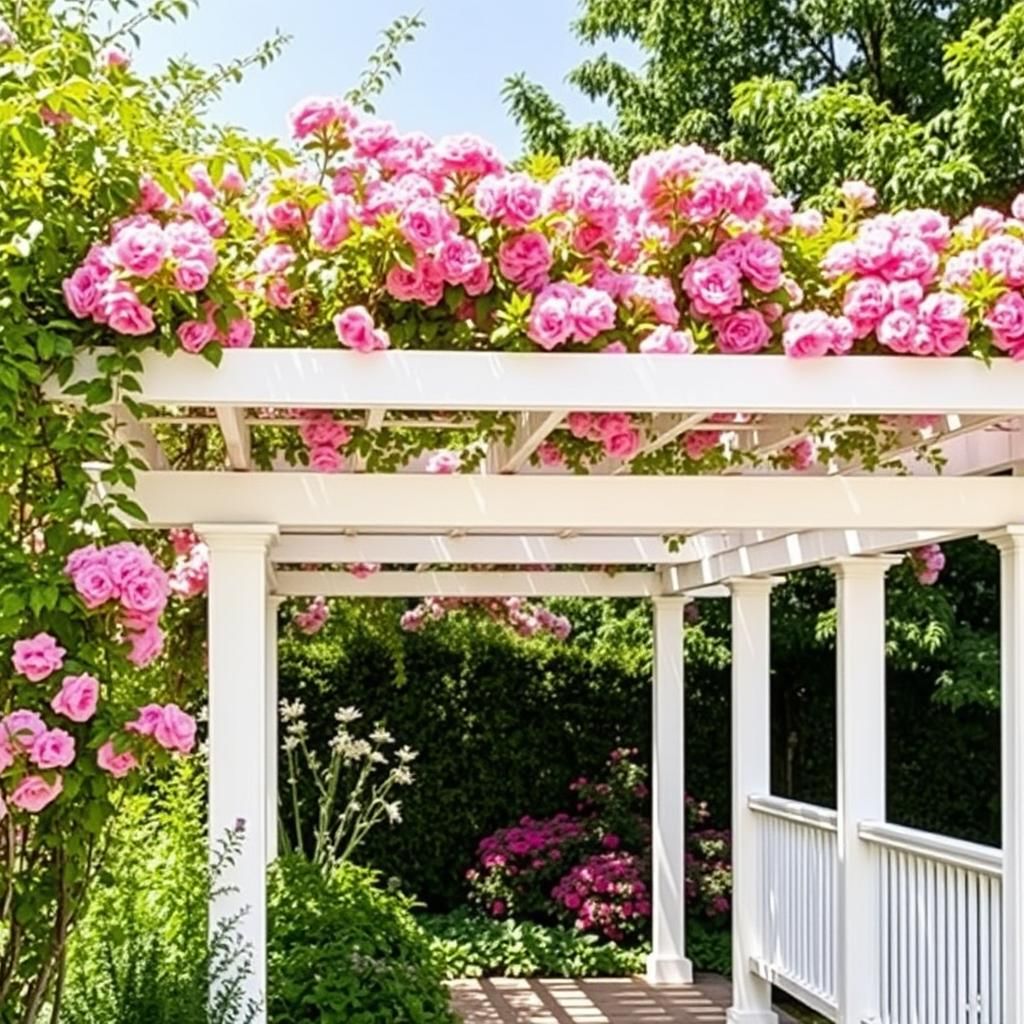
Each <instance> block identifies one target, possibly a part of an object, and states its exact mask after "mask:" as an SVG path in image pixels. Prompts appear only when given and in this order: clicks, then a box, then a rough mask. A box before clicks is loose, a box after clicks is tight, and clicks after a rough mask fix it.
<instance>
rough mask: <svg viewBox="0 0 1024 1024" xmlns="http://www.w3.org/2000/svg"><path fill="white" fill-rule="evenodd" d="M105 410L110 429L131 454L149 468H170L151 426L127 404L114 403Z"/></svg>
mask: <svg viewBox="0 0 1024 1024" xmlns="http://www.w3.org/2000/svg"><path fill="white" fill-rule="evenodd" d="M107 411H108V413H109V414H110V429H111V432H112V433H113V435H114V438H115V439H116V440H117V441H119V442H120V443H121V444H126V445H128V446H129V447H130V448H131V451H132V454H133V455H135V456H137V457H138V458H140V459H142V461H143V462H145V464H146V465H147V466H148V467H149V468H150V469H157V470H161V469H169V468H170V463H169V462H168V461H167V455H166V454H165V452H164V450H163V448H162V447H161V445H160V442H159V440H158V439H157V436H156V434H154V433H153V430H152V428H151V427H149V426H148V425H147V424H145V423H143V422H142V421H140V420H139V418H138V417H137V416H136V415H135V413H133V412H132V411H131V409H129V408H128V406H126V405H116V404H115V405H112V406H110V407H109V409H108V410H107Z"/></svg>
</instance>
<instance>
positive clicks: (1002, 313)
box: [983, 292, 1024, 359]
mask: <svg viewBox="0 0 1024 1024" xmlns="http://www.w3.org/2000/svg"><path fill="white" fill-rule="evenodd" d="M983 323H984V324H985V326H986V327H988V328H989V330H991V331H992V341H993V343H994V344H995V346H996V348H998V349H1001V350H1002V351H1003V352H1008V353H1009V354H1010V355H1011V356H1013V358H1014V359H1020V358H1024V297H1022V296H1021V294H1020V292H1006V293H1004V294H1003V295H1000V296H999V298H998V299H996V301H995V303H994V304H993V306H992V308H991V309H990V310H989V311H988V312H987V313H986V314H985V317H984V320H983Z"/></svg>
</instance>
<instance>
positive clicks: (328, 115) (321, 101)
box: [288, 96, 356, 139]
mask: <svg viewBox="0 0 1024 1024" xmlns="http://www.w3.org/2000/svg"><path fill="white" fill-rule="evenodd" d="M288 123H289V125H290V127H291V132H292V138H295V139H305V138H307V137H308V136H310V135H313V134H314V133H315V132H322V131H326V130H327V129H328V128H335V127H337V126H339V125H340V126H344V127H345V128H354V127H355V125H356V116H355V114H354V113H353V112H352V110H351V109H350V108H349V106H348V105H347V104H346V103H345V102H344V101H343V100H340V99H336V98H335V97H333V96H310V97H309V98H308V99H304V100H302V102H301V103H297V104H296V105H295V106H294V107H292V109H291V111H290V112H289V114H288Z"/></svg>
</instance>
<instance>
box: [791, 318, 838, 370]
mask: <svg viewBox="0 0 1024 1024" xmlns="http://www.w3.org/2000/svg"><path fill="white" fill-rule="evenodd" d="M834 338H835V326H834V325H833V323H832V318H831V317H830V316H829V315H828V314H827V313H822V312H821V311H820V310H812V311H810V312H796V313H793V314H791V315H790V316H789V317H788V318H787V320H786V328H785V330H784V332H783V334H782V347H783V348H784V349H785V351H786V355H789V356H793V357H795V358H797V359H806V358H810V357H814V356H823V355H825V354H826V353H828V352H829V351H831V349H832V344H833V339H834Z"/></svg>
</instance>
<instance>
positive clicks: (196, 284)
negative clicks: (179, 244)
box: [174, 260, 210, 292]
mask: <svg viewBox="0 0 1024 1024" xmlns="http://www.w3.org/2000/svg"><path fill="white" fill-rule="evenodd" d="M209 280H210V271H209V270H208V269H207V267H206V264H205V263H200V261H199V260H182V262H181V263H179V264H178V265H177V266H176V267H175V268H174V283H175V284H176V285H177V286H178V288H180V289H181V290H182V291H183V292H199V291H202V290H203V289H204V288H205V287H206V284H207V282H208V281H209Z"/></svg>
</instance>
